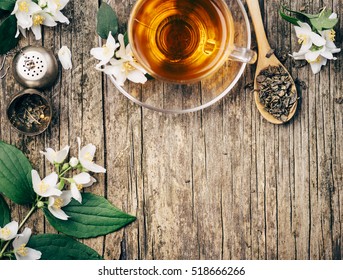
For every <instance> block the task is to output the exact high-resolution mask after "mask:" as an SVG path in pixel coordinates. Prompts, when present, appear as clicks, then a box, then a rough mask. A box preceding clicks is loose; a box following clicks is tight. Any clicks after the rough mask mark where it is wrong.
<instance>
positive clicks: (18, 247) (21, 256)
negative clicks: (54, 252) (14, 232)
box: [13, 228, 42, 260]
mask: <svg viewBox="0 0 343 280" xmlns="http://www.w3.org/2000/svg"><path fill="white" fill-rule="evenodd" d="M30 237H31V229H29V228H25V229H24V231H23V233H22V234H19V235H18V236H17V237H16V239H14V240H13V248H14V254H15V257H16V258H17V260H39V259H40V258H41V256H42V253H41V252H39V251H38V250H35V249H32V248H28V247H26V244H27V243H28V242H29V240H30Z"/></svg>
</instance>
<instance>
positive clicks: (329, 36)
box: [319, 29, 341, 53]
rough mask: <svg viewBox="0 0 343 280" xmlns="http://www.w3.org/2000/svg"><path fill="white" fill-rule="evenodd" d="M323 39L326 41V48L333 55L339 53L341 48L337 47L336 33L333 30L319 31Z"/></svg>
mask: <svg viewBox="0 0 343 280" xmlns="http://www.w3.org/2000/svg"><path fill="white" fill-rule="evenodd" d="M319 32H320V34H321V35H322V37H323V38H324V39H325V40H326V44H325V47H326V48H327V49H329V50H330V51H331V53H339V52H340V51H341V49H340V48H337V47H336V45H335V43H334V42H335V37H336V32H335V30H333V29H330V30H323V31H319Z"/></svg>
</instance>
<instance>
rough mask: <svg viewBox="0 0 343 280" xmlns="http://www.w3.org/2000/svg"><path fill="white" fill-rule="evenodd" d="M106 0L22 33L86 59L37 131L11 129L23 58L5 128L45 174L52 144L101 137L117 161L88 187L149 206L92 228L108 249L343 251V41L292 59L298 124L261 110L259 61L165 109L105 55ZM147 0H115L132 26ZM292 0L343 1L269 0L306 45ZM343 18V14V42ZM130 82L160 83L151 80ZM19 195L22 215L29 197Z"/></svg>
mask: <svg viewBox="0 0 343 280" xmlns="http://www.w3.org/2000/svg"><path fill="white" fill-rule="evenodd" d="M99 2H100V1H97V0H91V1H81V0H71V1H70V3H69V4H68V5H67V7H66V10H65V14H66V16H67V17H68V18H69V19H70V21H71V22H70V25H59V26H58V27H56V28H44V36H43V39H42V40H41V41H38V42H37V41H34V38H33V36H32V35H30V36H29V37H28V38H27V39H24V38H22V39H21V40H20V46H21V47H22V46H25V45H28V44H35V45H44V46H45V47H47V48H50V49H52V50H53V51H54V53H55V54H56V53H57V51H58V50H59V48H60V47H61V46H62V45H67V46H68V47H69V48H70V49H71V51H72V57H73V69H72V70H70V71H65V70H60V77H59V80H58V82H57V83H56V85H55V86H54V87H53V88H52V89H49V90H47V91H45V93H46V95H47V96H48V97H49V98H50V99H51V101H52V104H53V110H54V118H53V120H52V124H51V126H50V127H49V129H48V130H47V131H46V132H45V133H44V134H42V135H40V136H37V137H27V136H23V135H20V134H18V133H17V132H15V131H14V130H13V129H11V127H10V124H9V122H8V121H7V119H6V106H7V104H8V101H9V100H10V98H11V96H12V95H13V94H15V93H16V92H18V91H19V90H20V89H21V87H20V86H19V85H18V84H17V83H16V82H15V81H14V79H13V78H12V73H11V72H9V74H8V75H7V76H6V78H5V79H3V80H1V83H0V94H1V97H0V110H1V114H0V139H1V140H3V141H6V142H8V143H11V144H14V145H15V146H17V147H18V148H19V149H21V150H22V151H23V152H24V153H25V154H26V155H27V156H28V157H29V159H30V161H31V162H32V164H33V167H34V168H36V169H37V170H39V171H40V172H41V174H44V173H48V172H49V171H51V166H50V165H49V164H48V163H47V162H45V161H44V159H43V157H42V156H41V155H40V153H39V151H40V150H43V149H44V148H45V147H52V148H55V149H60V148H63V147H64V146H65V145H70V146H71V151H72V153H74V154H76V153H77V143H76V137H78V136H79V137H81V139H82V142H83V143H84V144H86V143H90V142H91V143H93V144H95V145H96V146H97V153H96V155H97V158H96V161H97V162H99V164H102V165H104V166H105V167H106V169H107V173H106V174H105V175H100V176H97V179H98V183H97V184H96V185H95V186H94V187H92V188H90V189H88V190H87V191H91V192H93V193H96V194H99V195H104V196H105V197H106V198H107V199H109V201H110V202H111V203H113V204H114V205H116V206H117V207H118V208H120V209H122V210H124V211H126V212H128V213H130V214H133V215H135V216H136V217H137V220H136V221H135V222H134V223H133V224H131V225H129V226H128V227H126V228H124V229H122V230H120V231H118V232H115V233H112V234H109V235H107V236H106V237H99V238H95V239H90V240H83V242H84V243H85V244H87V245H89V246H91V247H92V248H94V249H95V250H96V251H97V252H99V253H100V254H101V255H103V256H104V258H106V259H342V257H343V250H342V241H343V237H342V223H343V210H342V209H343V207H342V206H343V175H342V174H343V114H342V112H343V104H342V100H343V86H342V80H343V62H342V61H343V55H342V53H340V54H338V55H337V57H338V59H337V60H336V61H331V62H330V63H328V65H327V66H325V67H323V69H322V71H321V72H320V74H318V75H313V74H312V72H311V70H310V68H309V66H305V67H303V68H296V67H294V64H293V63H292V61H291V59H290V58H288V59H287V60H286V61H285V66H286V67H287V69H288V70H289V71H290V73H291V74H292V76H293V77H294V78H295V79H296V78H297V79H298V80H301V81H303V82H305V84H306V88H303V89H302V90H301V92H300V96H301V99H300V102H299V105H298V111H297V113H296V116H295V117H294V120H292V121H291V122H290V123H288V124H285V125H281V126H275V125H272V124H270V123H267V122H266V121H265V120H264V119H263V118H262V117H261V116H260V114H259V113H258V110H257V109H256V107H255V104H254V100H253V94H252V92H251V90H250V89H249V88H248V87H246V84H248V83H251V82H253V77H254V74H255V66H249V67H247V68H246V70H245V72H244V76H243V77H242V78H241V80H240V81H239V83H238V84H237V85H236V87H235V88H234V90H233V91H232V92H231V93H230V94H228V95H227V96H226V97H225V98H223V99H222V100H221V101H219V102H218V103H216V104H215V105H213V106H212V107H210V108H208V109H205V110H203V111H199V112H197V113H191V114H184V115H170V114H162V113H158V112H154V111H151V110H148V109H143V108H141V107H139V106H138V105H135V104H134V103H132V102H131V101H129V100H128V99H127V98H126V97H124V96H123V95H122V94H121V93H120V92H118V90H116V88H115V87H114V85H113V84H112V83H111V82H110V80H108V79H106V77H104V76H102V75H101V73H99V72H97V71H96V70H95V69H94V66H95V64H96V61H95V60H94V59H93V58H92V57H91V56H90V53H89V52H90V49H91V48H93V47H95V46H97V44H98V38H97V35H96V32H95V24H96V12H97V8H98V5H99ZM134 2H135V1H133V0H112V2H111V5H112V7H113V8H114V9H115V11H116V12H117V14H118V16H119V23H120V32H122V33H123V32H125V30H126V27H127V26H126V19H127V16H128V14H129V12H130V9H131V8H132V5H133V4H134ZM282 4H283V5H287V6H289V7H291V8H292V9H300V8H302V7H305V8H306V11H308V12H316V11H318V9H319V8H320V7H322V6H327V7H329V8H331V9H333V10H335V11H336V12H337V14H338V15H342V13H343V5H342V3H341V1H340V0H330V1H328V0H325V1H322V0H301V1H296V2H294V1H290V0H277V1H260V5H261V8H262V15H263V19H264V26H265V29H266V33H267V37H268V39H269V42H270V45H271V47H272V48H273V49H275V51H276V54H277V55H279V54H280V53H291V52H293V51H297V50H298V45H297V38H296V37H295V33H294V29H293V27H292V26H291V25H290V24H289V23H287V22H285V21H283V20H282V19H281V18H280V16H279V15H278V8H279V7H280V5H282ZM342 24H343V23H342V20H340V21H339V24H338V26H337V28H336V31H337V33H336V39H337V46H338V47H342V30H343V28H342V27H343V26H342ZM253 45H255V46H256V41H255V37H254V35H253ZM8 63H10V60H9V61H8ZM2 73H3V72H1V73H0V74H2ZM130 90H132V91H135V92H137V94H140V95H144V94H147V92H144V91H143V90H142V87H141V86H139V85H134V86H132V87H131V88H130ZM148 90H154V91H157V92H161V94H162V96H163V94H164V97H163V98H164V99H163V98H161V100H158V102H163V100H166V98H169V99H168V100H170V98H171V96H167V95H168V87H167V86H166V87H159V86H156V85H154V84H151V88H149V89H147V91H148ZM194 90H198V89H196V87H195V88H194ZM199 94H201V92H199ZM174 102H181V104H182V102H189V101H187V100H186V99H185V100H184V101H182V100H178V99H176V100H175V101H174ZM10 207H11V209H12V218H13V219H16V220H21V219H22V218H23V216H24V215H25V213H26V212H27V211H28V209H27V208H26V207H18V206H16V205H14V204H10ZM27 226H29V227H31V228H32V229H33V232H34V233H42V232H54V229H53V228H52V227H51V226H49V224H48V223H47V222H46V221H45V220H44V217H43V215H42V214H41V213H36V214H34V215H33V216H32V219H30V221H29V222H28V223H27Z"/></svg>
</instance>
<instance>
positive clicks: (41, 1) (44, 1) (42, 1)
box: [38, 0, 48, 8]
mask: <svg viewBox="0 0 343 280" xmlns="http://www.w3.org/2000/svg"><path fill="white" fill-rule="evenodd" d="M47 4H48V1H47V0H39V1H38V5H39V6H40V7H41V8H45V7H46V6H47Z"/></svg>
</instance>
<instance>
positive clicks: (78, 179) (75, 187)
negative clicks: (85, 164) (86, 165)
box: [70, 172, 96, 203]
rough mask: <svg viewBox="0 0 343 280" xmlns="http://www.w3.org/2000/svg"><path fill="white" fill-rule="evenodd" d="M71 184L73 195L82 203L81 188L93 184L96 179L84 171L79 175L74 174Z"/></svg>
mask: <svg viewBox="0 0 343 280" xmlns="http://www.w3.org/2000/svg"><path fill="white" fill-rule="evenodd" d="M71 182H72V183H71V184H70V191H71V194H72V197H73V198H74V199H75V200H77V201H78V202H80V203H82V196H81V192H80V191H81V190H82V189H83V188H86V187H90V186H91V185H93V184H94V183H95V182H96V180H95V179H94V178H93V177H92V176H90V175H89V174H88V173H86V172H82V173H80V174H78V175H75V176H73V178H72V180H71Z"/></svg>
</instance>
